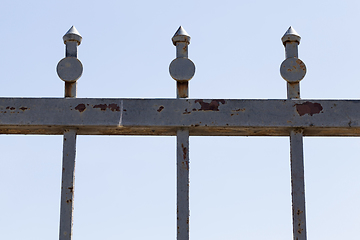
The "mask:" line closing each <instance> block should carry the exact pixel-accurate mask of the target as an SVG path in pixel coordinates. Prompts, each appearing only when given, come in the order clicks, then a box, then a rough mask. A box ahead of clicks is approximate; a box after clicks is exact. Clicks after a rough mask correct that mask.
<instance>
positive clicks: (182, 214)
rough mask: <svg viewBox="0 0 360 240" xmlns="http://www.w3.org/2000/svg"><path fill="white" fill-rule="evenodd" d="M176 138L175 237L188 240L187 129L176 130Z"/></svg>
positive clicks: (188, 161)
mask: <svg viewBox="0 0 360 240" xmlns="http://www.w3.org/2000/svg"><path fill="white" fill-rule="evenodd" d="M176 140H177V147H176V158H177V161H176V168H177V189H176V192H177V197H176V199H177V209H176V214H177V239H178V240H189V215H190V210H189V182H190V181H189V167H190V160H189V130H186V129H180V130H178V131H177V133H176Z"/></svg>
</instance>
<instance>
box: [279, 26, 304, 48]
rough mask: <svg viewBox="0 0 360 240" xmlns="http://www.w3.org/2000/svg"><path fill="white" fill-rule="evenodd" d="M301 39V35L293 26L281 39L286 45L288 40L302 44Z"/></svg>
mask: <svg viewBox="0 0 360 240" xmlns="http://www.w3.org/2000/svg"><path fill="white" fill-rule="evenodd" d="M300 39H301V37H300V35H299V34H298V33H297V32H296V31H295V29H294V28H293V27H292V26H290V27H289V29H288V30H287V31H286V32H285V34H284V36H283V37H282V38H281V41H282V42H283V44H284V45H285V43H286V42H298V44H300Z"/></svg>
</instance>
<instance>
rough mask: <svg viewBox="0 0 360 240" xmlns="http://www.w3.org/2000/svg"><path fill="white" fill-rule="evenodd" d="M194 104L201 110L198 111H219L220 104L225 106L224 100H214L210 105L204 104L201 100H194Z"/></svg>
mask: <svg viewBox="0 0 360 240" xmlns="http://www.w3.org/2000/svg"><path fill="white" fill-rule="evenodd" d="M195 103H199V104H200V106H201V108H200V109H199V110H198V111H219V106H220V103H222V104H225V103H226V102H225V100H224V99H214V100H211V102H210V103H207V102H204V100H203V99H198V100H195Z"/></svg>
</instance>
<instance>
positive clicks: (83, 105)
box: [75, 103, 86, 112]
mask: <svg viewBox="0 0 360 240" xmlns="http://www.w3.org/2000/svg"><path fill="white" fill-rule="evenodd" d="M75 109H76V110H78V111H79V112H83V111H85V109H86V106H85V104H83V103H80V104H79V105H77V106H76V107H75Z"/></svg>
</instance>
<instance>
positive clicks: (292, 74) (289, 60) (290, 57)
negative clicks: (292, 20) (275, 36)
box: [280, 26, 306, 99]
mask: <svg viewBox="0 0 360 240" xmlns="http://www.w3.org/2000/svg"><path fill="white" fill-rule="evenodd" d="M300 39H301V37H300V36H299V34H298V33H297V32H296V31H295V29H293V28H292V27H291V26H290V28H289V29H288V30H287V31H286V33H285V34H284V36H283V37H282V38H281V40H282V42H283V44H284V47H285V60H284V61H283V62H282V63H281V65H280V75H281V76H282V78H284V79H285V80H286V81H287V98H288V99H299V98H300V86H299V82H300V81H301V80H302V79H303V78H304V77H305V74H306V66H305V63H304V62H303V61H301V60H300V59H299V58H298V45H299V44H300Z"/></svg>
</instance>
